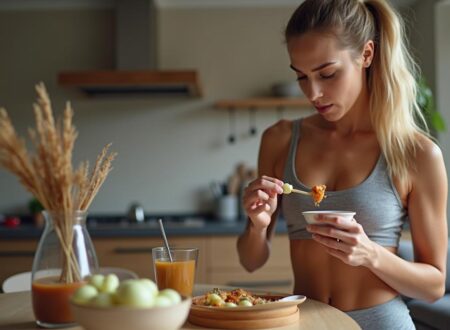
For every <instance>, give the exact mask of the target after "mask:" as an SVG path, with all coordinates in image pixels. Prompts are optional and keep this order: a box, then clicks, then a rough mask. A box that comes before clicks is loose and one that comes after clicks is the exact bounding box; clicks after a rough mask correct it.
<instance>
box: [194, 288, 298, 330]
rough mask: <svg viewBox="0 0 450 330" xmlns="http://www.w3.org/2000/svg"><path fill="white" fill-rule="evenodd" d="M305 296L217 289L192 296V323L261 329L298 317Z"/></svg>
mask: <svg viewBox="0 0 450 330" xmlns="http://www.w3.org/2000/svg"><path fill="white" fill-rule="evenodd" d="M305 300H306V297H305V296H303V295H296V296H289V295H276V294H252V293H251V292H249V291H247V290H244V289H234V290H221V289H219V288H215V289H213V290H211V291H209V292H207V293H205V294H204V295H201V296H196V297H193V298H192V305H191V310H190V313H189V318H188V320H189V322H191V323H192V324H195V325H200V326H204V327H213V328H218V327H219V328H222V329H261V328H267V327H275V326H282V325H288V324H291V323H294V322H297V321H298V320H299V311H298V305H300V304H301V303H303V302H304V301H305Z"/></svg>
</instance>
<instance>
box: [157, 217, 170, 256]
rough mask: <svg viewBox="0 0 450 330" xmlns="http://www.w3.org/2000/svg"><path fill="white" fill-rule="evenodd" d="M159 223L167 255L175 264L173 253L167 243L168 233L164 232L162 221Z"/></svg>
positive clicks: (159, 220)
mask: <svg viewBox="0 0 450 330" xmlns="http://www.w3.org/2000/svg"><path fill="white" fill-rule="evenodd" d="M158 222H159V229H161V234H162V237H163V240H164V246H165V247H166V250H167V254H168V255H169V260H170V262H173V259H172V253H171V252H170V248H169V242H168V241H167V237H166V232H165V231H164V226H163V223H162V219H158Z"/></svg>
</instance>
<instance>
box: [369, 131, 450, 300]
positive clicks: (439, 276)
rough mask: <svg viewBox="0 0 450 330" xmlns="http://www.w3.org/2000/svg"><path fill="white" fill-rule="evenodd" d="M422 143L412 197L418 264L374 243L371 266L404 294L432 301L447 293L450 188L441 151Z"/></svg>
mask: <svg viewBox="0 0 450 330" xmlns="http://www.w3.org/2000/svg"><path fill="white" fill-rule="evenodd" d="M423 140H425V138H423ZM422 143H423V149H419V150H418V151H417V157H416V164H417V165H416V166H417V169H416V171H415V172H414V174H413V175H412V179H413V180H412V187H411V191H410V193H409V195H408V216H409V222H410V228H411V237H412V240H413V245H414V256H415V257H414V262H408V261H405V260H403V259H401V258H400V257H398V256H396V255H394V254H393V253H391V252H389V251H387V250H386V249H384V248H383V247H381V246H379V245H377V244H374V252H375V254H374V258H373V259H372V260H371V262H369V264H368V267H369V269H371V270H372V272H373V273H375V274H376V275H377V276H378V277H379V278H380V279H382V280H383V281H384V282H386V283H387V284H388V285H389V286H391V287H392V288H394V289H395V290H397V291H398V292H400V293H401V294H403V295H405V296H408V297H411V298H417V299H423V300H426V301H430V302H431V301H435V300H437V299H439V298H441V297H442V296H443V294H444V292H445V271H446V260H447V244H448V231H447V189H448V188H447V174H446V170H445V165H444V160H443V156H442V152H441V150H440V149H439V147H438V146H437V145H435V144H434V143H433V142H431V141H430V140H428V139H426V140H425V141H422Z"/></svg>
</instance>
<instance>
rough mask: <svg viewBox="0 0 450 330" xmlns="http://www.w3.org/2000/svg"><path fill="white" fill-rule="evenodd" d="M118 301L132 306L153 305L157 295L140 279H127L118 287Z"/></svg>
mask: <svg viewBox="0 0 450 330" xmlns="http://www.w3.org/2000/svg"><path fill="white" fill-rule="evenodd" d="M117 301H118V302H119V304H121V305H126V306H130V307H152V306H153V304H154V303H155V297H154V296H153V294H152V293H151V292H150V290H148V289H147V288H146V286H145V285H144V284H142V283H141V282H140V281H139V280H137V279H136V280H126V281H123V282H122V283H121V284H120V285H119V288H118V289H117Z"/></svg>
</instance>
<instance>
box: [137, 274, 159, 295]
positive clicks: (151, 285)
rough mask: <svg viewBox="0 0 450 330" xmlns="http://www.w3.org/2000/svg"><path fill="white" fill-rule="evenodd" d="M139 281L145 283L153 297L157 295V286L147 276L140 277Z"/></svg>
mask: <svg viewBox="0 0 450 330" xmlns="http://www.w3.org/2000/svg"><path fill="white" fill-rule="evenodd" d="M139 281H140V282H141V283H142V284H144V285H145V287H146V288H147V289H148V290H149V291H150V292H151V293H152V295H153V296H154V297H156V296H157V295H158V286H157V285H156V283H155V282H153V281H152V280H150V279H148V278H141V279H140V280H139Z"/></svg>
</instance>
